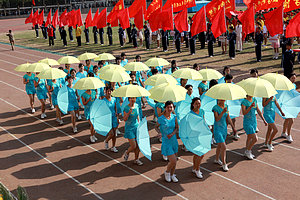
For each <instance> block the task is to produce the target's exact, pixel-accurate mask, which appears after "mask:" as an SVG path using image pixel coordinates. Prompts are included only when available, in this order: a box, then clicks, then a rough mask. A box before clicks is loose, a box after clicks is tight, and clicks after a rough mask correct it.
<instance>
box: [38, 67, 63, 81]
mask: <svg viewBox="0 0 300 200" xmlns="http://www.w3.org/2000/svg"><path fill="white" fill-rule="evenodd" d="M66 76H67V74H66V73H65V72H64V71H63V70H60V69H57V68H49V69H46V70H44V71H42V72H41V73H40V74H39V75H37V77H38V78H40V79H58V78H64V77H66Z"/></svg>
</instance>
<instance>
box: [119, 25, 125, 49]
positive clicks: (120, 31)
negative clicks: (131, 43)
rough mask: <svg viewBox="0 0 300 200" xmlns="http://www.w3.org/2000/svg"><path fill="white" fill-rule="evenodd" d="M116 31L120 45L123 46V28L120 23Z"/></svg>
mask: <svg viewBox="0 0 300 200" xmlns="http://www.w3.org/2000/svg"><path fill="white" fill-rule="evenodd" d="M118 33H119V41H120V46H121V47H123V45H124V40H123V36H124V30H123V28H122V26H121V24H119V29H118Z"/></svg>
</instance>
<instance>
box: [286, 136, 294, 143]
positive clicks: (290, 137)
mask: <svg viewBox="0 0 300 200" xmlns="http://www.w3.org/2000/svg"><path fill="white" fill-rule="evenodd" d="M286 139H287V141H288V142H293V141H294V140H293V138H292V136H291V135H288V136H287V137H286Z"/></svg>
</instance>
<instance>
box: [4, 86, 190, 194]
mask: <svg viewBox="0 0 300 200" xmlns="http://www.w3.org/2000/svg"><path fill="white" fill-rule="evenodd" d="M1 82H2V81H1ZM22 92H25V91H22ZM0 100H1V101H3V102H5V103H7V104H8V105H10V106H12V107H14V108H16V109H18V110H20V111H22V112H23V113H25V114H27V115H29V116H31V117H33V118H35V119H37V120H39V121H41V122H42V123H44V124H46V125H48V126H49V127H51V128H53V129H55V130H56V131H58V132H61V133H63V134H64V135H66V136H68V137H70V138H71V139H74V140H76V141H77V142H79V143H81V144H83V145H84V146H86V147H88V148H90V149H92V150H94V151H96V152H98V153H100V154H101V155H103V156H105V157H107V158H109V159H111V160H112V161H114V162H116V163H117V164H120V165H122V166H123V167H125V168H127V169H129V170H130V171H132V172H134V173H136V174H138V175H140V176H142V177H144V178H145V179H147V180H149V181H151V182H153V183H155V184H156V185H158V186H160V187H162V188H164V189H165V190H167V191H169V192H171V193H173V194H175V195H176V196H178V197H180V198H182V199H188V198H186V197H184V196H182V195H181V194H179V193H177V192H175V191H174V190H172V189H170V188H168V187H166V186H164V185H162V184H161V183H158V182H157V181H155V180H153V179H151V178H150V177H148V176H146V175H144V174H142V173H140V172H138V171H136V170H135V169H133V168H131V167H129V166H127V165H125V164H124V163H121V162H120V161H118V160H116V159H114V158H112V157H111V156H109V155H107V154H105V153H103V152H101V151H99V150H97V149H95V148H94V147H92V146H90V145H88V144H86V143H84V142H82V141H81V140H79V139H77V138H74V137H73V136H72V135H69V134H67V133H66V132H64V131H62V130H60V129H58V128H56V127H54V126H52V125H51V124H49V123H47V122H45V121H44V120H41V119H39V118H37V117H35V116H34V115H32V114H30V113H28V112H26V111H25V110H23V109H22V108H20V107H18V106H16V105H14V104H12V103H10V102H8V101H6V100H4V99H2V98H0Z"/></svg>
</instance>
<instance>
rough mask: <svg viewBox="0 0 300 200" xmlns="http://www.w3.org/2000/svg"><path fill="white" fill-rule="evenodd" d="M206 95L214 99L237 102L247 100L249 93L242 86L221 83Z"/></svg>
mask: <svg viewBox="0 0 300 200" xmlns="http://www.w3.org/2000/svg"><path fill="white" fill-rule="evenodd" d="M205 95H206V96H209V97H211V98H214V99H222V100H236V99H243V98H246V95H247V93H246V91H245V90H244V89H243V88H242V87H241V86H238V85H235V84H231V83H221V84H217V85H215V86H213V87H212V88H210V89H209V90H208V91H207V92H206V94H205Z"/></svg>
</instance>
